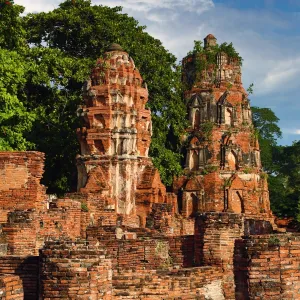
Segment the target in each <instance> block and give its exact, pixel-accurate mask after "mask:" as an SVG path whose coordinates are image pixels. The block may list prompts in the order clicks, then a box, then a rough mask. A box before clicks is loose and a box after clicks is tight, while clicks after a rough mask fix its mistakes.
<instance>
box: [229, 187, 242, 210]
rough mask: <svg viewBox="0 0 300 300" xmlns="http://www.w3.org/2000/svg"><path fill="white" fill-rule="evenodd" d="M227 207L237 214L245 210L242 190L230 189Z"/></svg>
mask: <svg viewBox="0 0 300 300" xmlns="http://www.w3.org/2000/svg"><path fill="white" fill-rule="evenodd" d="M229 207H230V210H231V211H232V212H234V213H237V214H241V213H244V212H245V208H244V199H243V197H242V191H238V190H232V191H231V199H230V201H229Z"/></svg>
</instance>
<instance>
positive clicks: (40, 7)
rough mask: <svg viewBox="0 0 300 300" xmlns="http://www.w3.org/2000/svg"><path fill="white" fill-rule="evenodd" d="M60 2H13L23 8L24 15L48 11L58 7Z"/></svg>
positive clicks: (26, 0)
mask: <svg viewBox="0 0 300 300" xmlns="http://www.w3.org/2000/svg"><path fill="white" fill-rule="evenodd" d="M60 2H61V1H60V0H50V1H46V0H15V1H14V3H16V4H19V5H22V6H24V7H25V13H31V12H41V11H45V12H46V11H50V10H53V9H54V8H57V7H58V4H59V3H60Z"/></svg>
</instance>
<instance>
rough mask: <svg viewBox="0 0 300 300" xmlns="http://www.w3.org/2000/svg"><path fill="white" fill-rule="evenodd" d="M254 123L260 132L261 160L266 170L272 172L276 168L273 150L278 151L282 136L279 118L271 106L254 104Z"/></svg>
mask: <svg viewBox="0 0 300 300" xmlns="http://www.w3.org/2000/svg"><path fill="white" fill-rule="evenodd" d="M251 110H252V119H253V125H254V127H255V129H256V131H257V133H258V141H259V145H260V149H261V161H262V165H263V168H264V170H265V171H266V172H267V173H269V174H271V173H273V172H274V171H275V170H276V165H275V164H274V162H273V152H274V151H276V145H277V139H279V138H281V135H282V133H281V130H280V128H279V126H278V125H277V124H278V121H279V118H278V117H277V116H276V115H275V114H274V112H273V111H272V110H271V109H270V108H260V107H257V106H253V107H252V108H251Z"/></svg>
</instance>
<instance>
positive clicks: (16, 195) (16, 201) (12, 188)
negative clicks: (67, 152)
mask: <svg viewBox="0 0 300 300" xmlns="http://www.w3.org/2000/svg"><path fill="white" fill-rule="evenodd" d="M44 157H45V155H44V153H41V152H35V151H28V152H0V223H6V222H7V213H8V212H11V211H14V210H16V209H17V210H28V209H42V208H45V207H46V195H45V187H44V186H43V185H41V184H40V180H41V178H42V175H43V172H44V171H43V167H44Z"/></svg>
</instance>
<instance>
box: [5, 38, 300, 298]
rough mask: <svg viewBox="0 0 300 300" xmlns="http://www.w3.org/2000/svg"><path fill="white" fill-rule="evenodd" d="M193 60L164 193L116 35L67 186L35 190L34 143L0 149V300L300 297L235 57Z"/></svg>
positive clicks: (295, 262)
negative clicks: (181, 132) (202, 65)
mask: <svg viewBox="0 0 300 300" xmlns="http://www.w3.org/2000/svg"><path fill="white" fill-rule="evenodd" d="M215 44H216V39H215V37H214V36H212V35H208V36H207V37H206V38H205V47H206V48H207V49H209V47H211V46H213V45H215ZM197 59H198V57H197V55H196V54H191V55H189V56H187V57H186V58H185V59H184V60H183V80H184V81H185V82H186V83H187V86H189V88H187V90H186V92H185V100H186V104H187V112H188V118H189V121H190V126H189V128H187V130H186V135H185V140H186V145H187V146H186V165H185V170H184V173H183V175H182V176H181V177H179V178H176V179H175V180H174V184H173V192H172V193H167V192H166V188H165V187H164V185H163V184H162V182H161V180H160V175H159V173H158V171H157V169H155V167H154V166H153V164H152V161H151V158H149V156H148V150H149V146H150V142H151V126H152V125H151V114H150V111H149V109H147V108H146V107H145V105H146V103H147V100H148V90H147V86H146V84H144V83H143V80H142V77H141V75H140V74H139V71H138V70H137V68H136V67H135V65H134V62H133V60H132V58H131V57H129V55H128V53H126V52H125V51H123V49H122V48H121V47H120V46H119V45H117V44H113V45H111V46H110V48H109V49H108V51H107V52H106V53H105V54H104V56H103V58H101V59H99V60H98V61H97V64H96V66H95V68H94V69H93V70H92V73H91V77H90V79H89V80H88V81H87V82H86V84H85V86H84V91H83V100H84V105H82V106H81V107H79V109H78V111H77V114H78V115H79V116H81V117H82V119H83V122H84V126H83V127H82V128H80V129H78V131H77V133H78V138H79V141H80V146H81V154H80V155H78V156H77V167H78V189H77V192H76V193H70V194H67V195H65V197H64V198H57V197H55V196H53V195H47V194H46V189H45V187H43V186H42V185H41V184H40V179H41V178H42V175H43V165H44V154H43V153H39V152H30V151H28V152H0V178H1V180H0V223H1V224H0V299H14V300H16V299H28V300H29V299H30V300H32V299H105V300H110V299H174V300H175V299H214V300H222V299H239V300H243V299H300V279H299V276H300V273H299V269H300V235H299V234H297V233H293V234H292V233H284V232H282V230H279V229H278V228H277V227H276V225H275V224H274V217H273V215H272V212H271V210H270V203H269V198H268V187H267V181H266V176H265V175H264V173H263V172H262V168H261V162H260V150H259V145H258V143H257V140H256V138H255V136H254V135H253V126H252V120H251V111H250V106H249V101H248V100H247V93H246V91H245V90H244V88H243V86H242V83H241V69H240V65H239V64H238V62H237V61H236V60H232V59H230V58H229V57H228V56H227V55H226V53H219V54H217V57H216V68H215V69H214V68H213V67H211V66H208V68H206V69H205V70H202V71H201V72H202V73H201V74H200V75H199V74H197V72H198V71H197V64H196V61H197ZM200 59H202V60H203V59H204V60H205V59H206V58H205V56H201V57H200Z"/></svg>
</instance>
